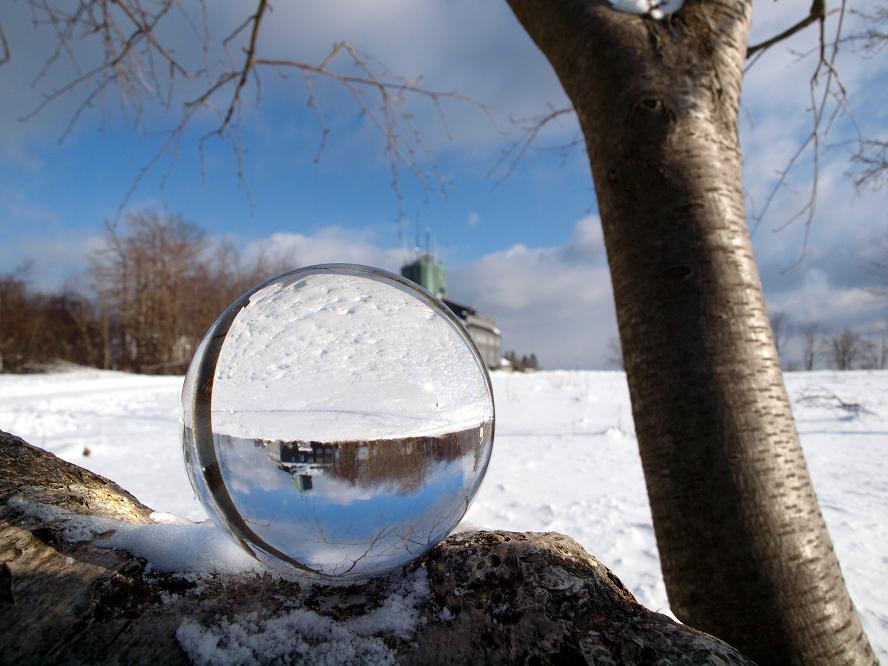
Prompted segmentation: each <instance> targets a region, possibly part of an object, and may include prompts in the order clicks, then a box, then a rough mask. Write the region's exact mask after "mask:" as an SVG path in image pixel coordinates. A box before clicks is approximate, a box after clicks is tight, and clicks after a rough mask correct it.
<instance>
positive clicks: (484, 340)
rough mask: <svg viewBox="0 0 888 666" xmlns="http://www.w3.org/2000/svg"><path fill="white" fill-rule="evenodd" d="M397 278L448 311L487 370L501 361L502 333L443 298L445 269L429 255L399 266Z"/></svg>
mask: <svg viewBox="0 0 888 666" xmlns="http://www.w3.org/2000/svg"><path fill="white" fill-rule="evenodd" d="M401 275H402V276H403V277H405V278H407V279H408V280H412V281H413V282H415V283H416V284H418V285H420V286H422V287H424V288H425V289H427V290H428V291H430V292H431V293H432V294H434V295H435V296H436V297H437V298H439V299H441V300H442V301H443V302H444V304H445V305H446V306H447V307H448V308H450V310H451V311H452V312H453V314H455V315H456V316H457V317H458V318H459V319H460V320H461V321H462V323H463V325H464V326H465V327H466V330H468V332H469V335H471V336H472V340H474V341H475V345H476V346H477V347H478V351H479V352H481V358H482V359H483V360H484V363H485V364H486V365H487V367H488V368H491V369H496V368H499V367H500V366H501V361H502V334H501V333H500V330H499V329H498V328H497V327H496V325H495V324H494V322H493V320H492V319H490V318H489V317H485V316H484V315H482V314H479V313H478V311H477V310H475V309H474V308H472V307H469V306H468V305H461V304H459V303H456V302H455V301H451V300H449V299H448V298H447V269H446V268H444V265H443V264H441V263H439V262H438V261H437V259H435V257H434V256H433V255H432V254H429V253H426V254H423V255H421V256H420V257H418V258H417V259H415V260H414V261H411V262H410V263H409V264H405V265H404V266H402V267H401Z"/></svg>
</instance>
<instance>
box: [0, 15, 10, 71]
mask: <svg viewBox="0 0 888 666" xmlns="http://www.w3.org/2000/svg"><path fill="white" fill-rule="evenodd" d="M0 54H2V55H0V65H5V64H6V63H8V62H9V61H10V59H11V58H12V53H11V52H10V51H9V42H7V41H6V34H5V33H4V32H3V24H2V23H0Z"/></svg>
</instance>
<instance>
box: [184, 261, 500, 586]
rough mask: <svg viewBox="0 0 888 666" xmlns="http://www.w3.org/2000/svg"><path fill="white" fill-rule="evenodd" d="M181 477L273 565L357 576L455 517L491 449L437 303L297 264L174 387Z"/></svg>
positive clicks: (218, 328) (211, 338)
mask: <svg viewBox="0 0 888 666" xmlns="http://www.w3.org/2000/svg"><path fill="white" fill-rule="evenodd" d="M182 414H183V419H182V420H183V428H182V441H183V447H184V451H185V461H186V469H187V470H188V475H189V478H190V479H191V483H192V486H193V487H194V489H195V492H196V493H197V495H198V497H199V498H200V500H201V502H202V503H203V505H204V507H205V508H206V510H207V513H208V514H209V515H210V516H211V518H212V519H213V520H214V521H215V522H216V523H217V524H218V525H219V526H220V527H222V528H223V529H225V530H227V531H228V533H229V534H231V535H232V536H233V537H234V538H235V539H236V541H237V542H238V543H240V545H241V546H243V547H244V548H245V549H246V550H247V551H249V552H250V553H252V554H254V555H255V556H256V557H257V558H259V559H260V560H262V561H265V562H267V563H270V564H281V563H286V564H288V565H290V566H293V567H296V568H298V569H301V570H304V571H309V572H313V573H316V574H322V575H326V576H337V577H365V576H371V575H375V574H379V573H382V572H385V571H387V570H390V569H393V568H395V567H398V566H401V565H403V564H406V563H407V562H409V561H410V560H412V559H413V558H415V557H417V556H419V555H421V554H422V553H424V552H426V551H427V550H429V549H430V548H432V547H433V546H434V545H435V544H436V543H438V542H439V541H440V540H441V539H443V538H444V537H446V536H447V534H449V532H450V531H451V530H452V529H453V528H454V527H455V526H456V524H457V523H458V522H459V521H460V519H461V518H462V516H463V514H464V513H465V512H466V510H467V509H468V507H469V504H470V502H471V501H472V498H473V497H474V495H475V493H476V491H477V490H478V486H479V485H480V483H481V479H482V478H483V476H484V472H485V470H486V468H487V463H488V461H489V459H490V453H491V448H492V445H493V426H494V409H493V396H492V393H491V388H490V379H489V376H488V374H487V370H486V368H485V367H484V363H483V361H482V360H481V358H480V356H479V354H478V351H477V349H476V348H475V346H474V344H473V343H472V342H471V340H470V339H469V337H468V335H467V334H466V332H465V329H464V328H463V327H462V326H461V325H460V324H459V322H458V320H456V318H455V317H454V316H453V315H452V313H450V311H449V310H448V309H447V308H446V306H444V305H443V304H441V303H440V302H439V301H437V300H436V299H434V298H433V297H432V296H430V295H429V294H428V293H426V292H424V291H422V290H420V289H419V288H417V287H416V286H415V285H413V284H412V283H409V282H407V281H405V280H403V279H402V278H400V277H397V276H395V275H392V274H389V273H386V272H383V271H379V270H377V269H372V268H367V267H362V266H353V265H336V264H334V265H327V266H314V267H310V268H304V269H299V270H297V271H293V272H290V273H285V274H284V275H281V276H278V277H277V278H274V279H272V280H269V281H268V282H265V283H263V284H261V285H259V286H258V287H256V288H254V289H253V290H251V291H249V292H247V294H245V295H244V296H242V297H241V298H240V299H238V301H237V302H235V303H234V304H233V305H232V306H231V307H229V308H228V310H226V311H225V312H224V313H223V314H222V316H221V317H220V318H219V319H218V320H217V321H216V323H215V324H213V326H212V327H211V328H210V330H209V332H208V333H207V335H206V336H205V337H204V339H203V341H202V342H201V344H200V346H199V347H198V349H197V352H196V353H195V356H194V359H193V360H192V362H191V367H190V368H189V370H188V374H187V375H186V377H185V385H184V388H183V392H182Z"/></svg>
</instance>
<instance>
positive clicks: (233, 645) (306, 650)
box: [0, 432, 751, 664]
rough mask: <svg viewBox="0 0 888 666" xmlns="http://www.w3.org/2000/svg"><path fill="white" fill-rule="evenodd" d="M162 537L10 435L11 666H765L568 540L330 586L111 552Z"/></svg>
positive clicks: (495, 535)
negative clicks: (568, 665) (654, 606)
mask: <svg viewBox="0 0 888 666" xmlns="http://www.w3.org/2000/svg"><path fill="white" fill-rule="evenodd" d="M154 521H155V518H154V517H153V516H152V511H151V509H150V508H148V507H146V506H145V505H143V504H141V503H140V502H139V501H138V500H137V499H136V498H135V497H133V496H132V495H130V494H129V493H127V492H126V491H125V490H123V489H122V488H120V487H119V486H117V485H116V484H114V483H113V482H111V481H109V480H108V479H105V478H103V477H100V476H98V475H96V474H93V473H91V472H88V471H87V470H84V469H81V468H80V467H77V466H76V465H72V464H70V463H66V462H64V461H62V460H60V459H58V458H56V457H55V456H53V455H51V454H49V453H46V452H45V451H43V450H41V449H38V448H35V447H33V446H30V445H29V444H27V443H25V442H24V441H22V440H21V439H19V438H17V437H14V436H12V435H9V434H6V433H3V432H0V655H2V661H3V662H5V663H155V664H167V663H170V664H178V663H188V662H189V661H190V662H194V663H290V662H299V663H366V662H372V663H395V662H402V663H478V662H492V663H513V662H528V661H539V662H543V663H545V662H562V661H564V660H569V661H580V662H583V661H585V662H594V663H655V662H659V661H660V660H665V661H663V662H662V663H676V664H677V663H686V664H697V663H701V664H703V663H705V664H743V663H751V662H749V661H748V660H747V659H745V658H744V657H743V656H742V655H740V654H739V653H738V652H737V651H735V650H734V649H733V648H731V647H730V646H728V645H727V644H725V643H723V642H721V641H719V640H717V639H715V638H713V637H711V636H709V635H706V634H702V633H700V632H697V631H694V630H693V629H690V628H688V627H685V626H683V625H681V624H678V623H676V622H674V621H672V620H670V619H669V618H667V617H666V616H664V615H661V614H658V613H655V612H652V611H650V610H648V609H646V608H644V607H643V606H641V605H640V604H638V603H637V602H636V601H635V599H634V598H633V596H632V595H631V594H630V593H629V592H628V591H627V590H626V588H625V587H624V586H623V584H622V583H621V582H620V580H619V579H618V578H617V577H616V576H615V575H614V574H613V573H611V572H610V571H609V570H608V569H607V568H606V567H604V566H603V565H602V564H600V563H599V562H598V561H597V560H595V558H593V557H591V556H590V555H589V554H587V553H586V552H585V551H584V550H583V549H582V548H581V547H580V546H579V545H578V544H577V543H576V542H574V541H573V540H572V539H570V538H568V537H565V536H562V535H559V534H552V533H546V534H541V533H527V534H524V533H516V532H462V533H458V534H455V535H453V536H451V537H450V538H448V539H446V540H445V541H444V542H443V543H441V544H440V545H439V546H438V547H436V548H435V549H433V550H432V551H431V552H430V553H429V554H427V555H426V556H424V557H423V558H422V559H421V560H419V561H417V562H415V563H414V564H412V565H411V566H410V567H409V568H407V569H406V570H404V571H402V572H399V573H397V574H392V575H389V576H387V577H384V578H377V579H373V580H371V581H369V582H366V583H361V584H349V585H337V586H330V585H321V584H318V583H316V582H311V581H306V580H299V579H293V580H287V579H283V578H281V577H280V576H279V575H274V574H271V573H268V572H261V573H260V572H254V573H250V574H244V573H227V574H225V573H211V574H207V573H204V574H201V575H198V574H194V573H190V574H183V573H181V572H179V573H176V572H162V571H158V570H156V568H152V567H151V566H150V565H149V564H148V562H147V561H146V560H145V559H142V558H140V557H137V556H135V555H133V554H131V553H130V552H127V551H126V550H122V549H120V548H113V547H109V545H108V544H109V534H110V533H112V532H113V531H115V530H133V529H140V528H139V526H143V527H150V526H151V525H152V524H153V523H154ZM110 542H112V543H114V540H113V539H110Z"/></svg>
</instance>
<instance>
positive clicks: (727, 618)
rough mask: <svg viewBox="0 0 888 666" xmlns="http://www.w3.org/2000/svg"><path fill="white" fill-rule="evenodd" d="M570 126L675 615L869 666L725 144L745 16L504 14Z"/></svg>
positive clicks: (711, 10)
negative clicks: (541, 57) (581, 162)
mask: <svg viewBox="0 0 888 666" xmlns="http://www.w3.org/2000/svg"><path fill="white" fill-rule="evenodd" d="M509 1H510V4H511V6H512V8H513V10H514V12H515V14H516V15H517V17H518V19H519V21H520V22H521V23H522V25H523V26H524V27H525V29H526V30H527V31H528V33H530V35H531V37H532V38H533V39H534V41H535V42H536V43H537V45H538V46H539V47H540V49H541V50H542V51H543V53H544V54H545V55H546V56H547V58H548V59H549V61H550V62H551V63H552V65H553V67H554V68H555V71H556V73H557V74H558V76H559V78H560V80H561V82H562V85H563V86H564V89H565V91H566V92H567V95H568V96H569V97H570V99H571V101H572V103H573V105H574V108H575V109H576V111H577V114H578V116H579V120H580V124H581V126H582V129H583V133H584V136H585V139H586V145H587V149H588V153H589V160H590V163H591V166H592V174H593V179H594V181H595V187H596V192H597V196H598V204H599V209H600V212H601V221H602V226H603V231H604V239H605V245H606V248H607V255H608V261H609V263H610V270H611V277H612V282H613V289H614V298H615V301H616V307H617V319H618V323H619V329H620V341H621V344H622V348H623V354H624V361H625V367H626V374H627V378H628V382H629V389H630V394H631V398H632V410H633V415H634V419H635V429H636V433H637V436H638V444H639V448H640V451H641V457H642V463H643V466H644V473H645V480H646V484H647V489H648V495H649V500H650V504H651V509H652V513H653V518H654V527H655V532H656V536H657V545H658V548H659V551H660V559H661V565H662V568H663V576H664V579H665V581H666V589H667V592H668V595H669V602H670V605H671V607H672V609H673V611H674V612H675V614H676V615H677V616H678V617H679V618H680V619H681V620H682V621H684V622H687V623H689V624H691V625H692V626H695V627H697V628H700V629H702V630H704V631H707V632H710V633H712V634H715V635H717V636H720V637H721V638H723V639H724V640H726V641H728V642H730V643H731V644H733V645H736V646H737V647H738V648H740V649H741V650H743V651H744V653H746V654H748V655H750V656H751V657H752V658H753V659H756V660H757V661H760V662H762V663H806V664H808V663H829V664H838V663H848V664H851V663H857V664H859V663H873V662H875V657H874V655H873V652H872V649H871V648H870V646H869V643H868V641H867V638H866V635H865V634H864V632H863V629H862V627H861V624H860V621H859V618H858V617H857V613H856V611H855V610H854V607H853V605H852V603H851V600H850V597H849V596H848V593H847V589H846V586H845V584H844V580H843V578H842V574H841V571H840V569H839V565H838V561H837V560H836V557H835V554H834V552H833V547H832V542H831V540H830V538H829V535H828V533H827V531H826V526H825V524H824V522H823V519H822V516H821V514H820V510H819V507H818V505H817V500H816V497H815V495H814V491H813V488H812V485H811V481H810V477H809V475H808V471H807V467H806V464H805V461H804V457H803V455H802V451H801V447H800V444H799V439H798V435H797V433H796V429H795V424H794V421H793V417H792V413H791V411H790V406H789V400H788V398H787V394H786V390H785V388H784V385H783V378H782V375H781V372H780V368H779V360H778V357H777V352H776V349H775V346H774V342H773V338H772V333H771V329H770V326H769V322H768V315H767V311H766V308H765V303H764V298H763V295H762V288H761V284H760V280H759V275H758V270H757V267H756V262H755V258H754V255H753V249H752V244H751V241H750V237H749V233H748V228H747V221H746V213H745V209H744V200H743V187H742V159H741V153H740V145H739V135H738V109H739V100H740V86H741V79H742V74H743V64H744V60H745V50H746V44H747V37H748V30H749V22H750V15H751V11H752V9H751V2H748V1H745V0H721V1H717V0H708V1H703V0H686V2H685V5H684V7H683V8H682V9H681V10H680V11H679V12H677V13H676V14H673V15H671V16H669V17H667V18H666V19H665V20H663V21H655V20H652V19H650V18H647V17H641V16H634V15H628V14H623V13H619V12H616V11H614V10H613V9H611V7H610V5H609V3H607V2H600V1H598V2H596V1H595V0H562V1H560V2H547V1H543V0H509Z"/></svg>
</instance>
